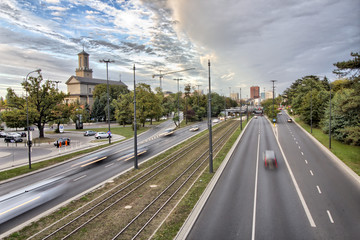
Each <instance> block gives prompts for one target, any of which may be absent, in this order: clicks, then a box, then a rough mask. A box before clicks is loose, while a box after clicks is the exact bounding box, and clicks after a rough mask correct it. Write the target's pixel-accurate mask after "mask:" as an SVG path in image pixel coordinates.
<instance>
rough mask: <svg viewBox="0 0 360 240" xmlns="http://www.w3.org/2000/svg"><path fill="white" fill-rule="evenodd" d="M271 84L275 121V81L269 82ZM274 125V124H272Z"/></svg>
mask: <svg viewBox="0 0 360 240" xmlns="http://www.w3.org/2000/svg"><path fill="white" fill-rule="evenodd" d="M271 82H272V83H273V114H272V115H273V119H275V82H276V80H271ZM274 124H275V123H274Z"/></svg>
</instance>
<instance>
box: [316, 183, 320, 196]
mask: <svg viewBox="0 0 360 240" xmlns="http://www.w3.org/2000/svg"><path fill="white" fill-rule="evenodd" d="M316 188H317V190H318V192H319V194H321V190H320V187H319V186H318V185H317V186H316Z"/></svg>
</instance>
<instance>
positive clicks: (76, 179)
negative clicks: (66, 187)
mask: <svg viewBox="0 0 360 240" xmlns="http://www.w3.org/2000/svg"><path fill="white" fill-rule="evenodd" d="M84 177H86V175H82V176H81V177H78V178H75V179H74V180H73V182H76V181H78V180H80V179H82V178H84Z"/></svg>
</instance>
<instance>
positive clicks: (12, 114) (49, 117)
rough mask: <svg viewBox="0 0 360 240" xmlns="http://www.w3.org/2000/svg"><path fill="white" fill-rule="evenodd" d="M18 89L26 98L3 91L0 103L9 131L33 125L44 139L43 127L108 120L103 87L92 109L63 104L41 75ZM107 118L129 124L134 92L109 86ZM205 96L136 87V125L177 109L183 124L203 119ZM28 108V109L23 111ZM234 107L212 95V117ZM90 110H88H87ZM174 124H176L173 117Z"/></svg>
mask: <svg viewBox="0 0 360 240" xmlns="http://www.w3.org/2000/svg"><path fill="white" fill-rule="evenodd" d="M22 86H23V88H24V91H25V93H26V95H25V96H24V95H21V96H19V95H17V94H16V93H15V92H14V90H13V89H11V88H9V89H8V90H7V96H6V100H3V99H2V98H1V99H0V100H1V101H0V104H1V106H2V108H5V109H6V111H2V112H1V115H0V123H1V122H5V123H6V125H7V127H10V128H23V127H26V124H27V116H28V118H29V124H30V125H35V126H36V127H37V128H38V129H39V136H40V137H44V127H45V124H55V125H57V128H56V129H59V125H60V124H65V123H68V122H70V121H73V122H78V121H79V120H80V118H81V121H82V122H89V121H106V120H108V116H107V113H108V109H107V91H106V89H107V86H106V84H100V85H97V86H96V87H95V89H94V92H93V97H94V104H93V106H89V105H87V104H86V105H85V106H80V104H79V103H69V104H67V103H65V102H64V99H65V98H66V97H67V95H66V94H65V93H63V92H61V91H59V90H58V89H57V88H55V85H54V83H53V81H50V80H44V79H43V78H42V76H41V75H39V76H38V77H29V79H28V81H27V82H25V81H24V82H23V83H22ZM109 101H110V118H111V120H112V121H114V120H116V121H117V122H118V123H119V124H122V125H124V126H125V125H126V124H132V123H133V114H134V92H133V91H129V90H128V88H127V87H126V86H115V85H110V86H109ZM207 103H208V100H207V95H204V94H199V93H198V92H197V91H195V90H194V89H192V88H191V86H190V85H187V86H186V87H185V92H184V93H175V94H170V95H167V96H165V95H164V94H163V92H162V91H161V90H160V89H159V88H158V89H156V91H155V92H153V91H152V89H151V87H150V86H149V85H147V84H144V83H139V84H137V86H136V109H137V113H136V115H137V119H138V120H137V122H139V123H141V124H142V125H143V126H144V125H145V122H146V121H147V120H150V121H152V120H153V119H155V120H159V119H160V118H161V117H162V116H169V115H170V114H171V113H173V112H175V113H177V112H178V111H177V110H178V108H179V109H180V111H182V112H183V113H184V117H185V120H186V121H197V120H202V118H203V117H206V116H207ZM27 106H28V108H27ZM235 106H237V103H236V101H234V100H232V99H230V98H226V97H223V96H220V95H219V94H217V93H212V114H211V115H212V116H218V115H219V114H220V112H221V111H222V110H223V109H224V108H230V107H235ZM90 109H91V110H90ZM174 122H175V123H177V122H178V116H177V114H176V115H175V117H174Z"/></svg>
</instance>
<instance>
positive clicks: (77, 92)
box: [65, 50, 126, 107]
mask: <svg viewBox="0 0 360 240" xmlns="http://www.w3.org/2000/svg"><path fill="white" fill-rule="evenodd" d="M78 58H79V68H77V69H76V70H75V74H76V76H71V77H70V78H69V79H68V80H67V81H66V83H65V84H66V85H67V92H68V93H69V96H68V97H67V98H65V102H66V103H72V102H76V101H79V103H80V105H83V106H85V104H86V103H87V104H88V105H89V106H90V107H92V105H93V103H94V99H93V91H94V88H95V86H96V85H98V84H102V83H105V84H106V79H97V78H93V76H92V73H93V71H92V69H91V68H90V67H89V54H88V53H86V52H85V51H84V50H83V51H82V52H80V53H79V54H78ZM109 85H123V86H126V85H125V84H124V83H123V82H121V81H110V80H109Z"/></svg>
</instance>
